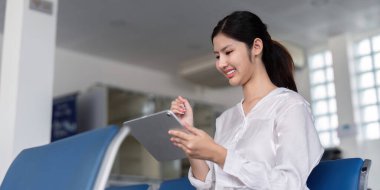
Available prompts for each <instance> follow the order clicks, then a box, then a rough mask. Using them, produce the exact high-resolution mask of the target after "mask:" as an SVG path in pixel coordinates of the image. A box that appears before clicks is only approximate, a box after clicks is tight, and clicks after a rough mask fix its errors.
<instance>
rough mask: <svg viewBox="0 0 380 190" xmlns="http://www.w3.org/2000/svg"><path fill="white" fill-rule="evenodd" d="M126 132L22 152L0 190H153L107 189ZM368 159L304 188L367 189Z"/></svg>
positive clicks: (331, 164)
mask: <svg viewBox="0 0 380 190" xmlns="http://www.w3.org/2000/svg"><path fill="white" fill-rule="evenodd" d="M128 134H129V128H128V127H122V128H119V127H116V126H110V127H105V128H102V129H96V130H92V131H89V132H85V133H81V134H78V135H75V136H73V137H69V138H66V139H62V140H59V141H56V142H53V143H50V144H48V145H44V146H40V147H35V148H29V149H25V150H23V151H22V152H21V153H20V154H19V155H18V156H17V157H16V159H15V160H14V161H13V163H12V165H11V166H10V168H9V169H8V171H7V174H6V176H5V178H4V180H3V182H2V184H1V186H0V190H52V189H54V190H143V189H144V190H145V189H149V188H150V189H149V190H151V189H152V187H151V186H150V185H148V184H138V185H132V186H124V187H116V186H111V187H109V186H107V181H108V180H109V176H110V173H111V168H112V165H113V163H114V160H115V157H116V154H117V152H118V150H119V148H120V145H121V143H122V142H123V140H124V139H125V138H126V136H127V135H128ZM370 166H371V162H370V160H362V159H360V158H351V159H342V160H335V161H325V162H321V163H320V164H319V165H318V166H317V167H316V168H314V170H313V171H312V173H311V175H310V177H309V179H308V181H307V185H308V187H309V189H311V190H325V189H329V190H335V189H336V190H338V189H339V190H341V189H344V190H366V189H367V181H368V172H369V168H370ZM159 189H160V190H174V189H175V190H190V189H194V187H192V186H191V184H190V183H189V181H188V180H187V178H180V179H174V180H168V181H164V182H162V183H161V185H160V186H159Z"/></svg>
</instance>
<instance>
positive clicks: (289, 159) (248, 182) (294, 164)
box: [223, 103, 323, 190]
mask: <svg viewBox="0 0 380 190" xmlns="http://www.w3.org/2000/svg"><path fill="white" fill-rule="evenodd" d="M281 113H282V114H281V115H279V116H278V117H277V119H276V124H275V133H277V142H276V153H275V154H276V155H275V165H274V166H270V165H268V164H265V163H262V162H258V161H252V160H247V159H246V158H244V156H242V155H240V154H239V152H237V151H235V150H232V149H228V151H227V157H226V160H225V164H224V167H223V171H224V172H226V173H227V174H230V175H232V176H235V177H236V178H238V179H239V180H240V181H241V182H242V183H243V184H244V185H245V186H246V187H248V188H250V189H260V190H264V189H276V190H289V189H292V190H298V189H299V190H301V189H302V190H304V189H308V188H307V187H306V181H307V177H308V175H309V174H310V172H311V170H312V169H313V168H314V166H316V165H317V164H318V162H319V160H320V158H321V156H322V153H323V148H322V146H321V145H320V142H319V138H318V134H317V132H316V131H315V128H314V125H313V121H312V117H311V113H310V109H309V107H308V105H306V104H304V103H297V104H294V105H292V106H291V107H288V108H286V110H283V111H282V112H281Z"/></svg>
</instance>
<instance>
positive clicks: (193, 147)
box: [169, 123, 227, 167]
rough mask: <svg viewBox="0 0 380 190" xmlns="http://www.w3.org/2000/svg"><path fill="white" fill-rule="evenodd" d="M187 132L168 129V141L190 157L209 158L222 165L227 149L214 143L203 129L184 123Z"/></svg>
mask: <svg viewBox="0 0 380 190" xmlns="http://www.w3.org/2000/svg"><path fill="white" fill-rule="evenodd" d="M184 126H185V128H186V129H187V131H188V133H186V132H183V131H178V130H170V131H169V134H170V135H172V138H171V139H170V141H172V142H173V144H174V145H175V146H177V147H179V148H181V149H182V150H183V151H184V152H185V153H186V154H187V156H188V157H189V158H190V159H201V160H210V161H213V162H215V163H217V164H219V165H220V166H221V167H223V165H224V161H225V159H226V155H227V150H226V149H225V148H224V147H222V146H220V145H218V144H216V143H215V141H214V140H213V139H212V138H211V137H210V136H209V135H208V134H207V133H206V132H204V131H203V130H200V129H197V128H195V127H193V126H191V125H189V124H188V123H185V125H184Z"/></svg>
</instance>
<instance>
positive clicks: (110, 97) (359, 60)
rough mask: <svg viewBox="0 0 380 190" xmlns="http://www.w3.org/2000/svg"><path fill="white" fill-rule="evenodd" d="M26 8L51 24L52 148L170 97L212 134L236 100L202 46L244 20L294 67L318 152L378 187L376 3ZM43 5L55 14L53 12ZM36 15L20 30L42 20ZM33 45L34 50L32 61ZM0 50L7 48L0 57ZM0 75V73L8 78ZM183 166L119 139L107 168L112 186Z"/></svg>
mask: <svg viewBox="0 0 380 190" xmlns="http://www.w3.org/2000/svg"><path fill="white" fill-rule="evenodd" d="M8 1H10V0H8ZM25 2H29V3H30V5H27V8H26V9H28V11H35V12H37V13H35V14H40V15H44V16H45V15H46V16H53V17H54V16H55V18H56V20H55V21H54V23H53V26H52V27H56V28H55V30H56V33H55V32H54V35H55V38H54V47H55V50H54V51H53V54H52V55H53V56H54V67H52V71H51V72H52V79H51V80H52V84H53V85H52V87H51V91H52V94H51V95H50V97H51V99H49V101H51V100H54V101H53V103H52V104H51V105H50V104H49V106H51V108H52V110H49V114H50V115H51V117H50V115H49V118H52V121H51V120H49V126H48V128H45V130H46V131H48V133H49V139H50V138H51V141H55V140H59V139H62V138H65V137H68V136H71V135H74V134H77V133H80V132H83V131H87V130H91V129H95V128H100V127H104V126H107V125H110V124H115V125H119V126H121V124H122V122H124V121H126V120H129V119H133V118H136V117H140V116H143V115H147V114H151V113H154V112H158V111H161V110H165V109H168V108H169V106H170V102H171V100H172V99H173V98H175V97H176V96H177V95H182V96H185V97H187V98H189V99H190V100H191V104H192V105H193V108H194V113H195V126H196V127H198V128H201V129H204V130H205V131H207V132H208V133H209V134H210V135H213V132H214V124H215V119H216V117H218V115H219V114H220V113H221V112H222V111H223V110H225V109H226V108H228V107H231V106H233V105H235V104H236V103H237V102H238V101H240V99H241V98H242V94H241V89H240V88H236V87H229V85H228V82H227V80H226V79H224V78H223V77H222V76H221V75H219V74H218V73H217V71H216V69H215V65H214V64H215V61H214V59H215V58H214V56H213V54H212V44H211V39H210V35H211V32H212V29H213V27H214V26H215V25H216V23H217V21H219V20H220V19H221V18H223V17H224V16H226V15H227V14H229V13H231V12H232V11H235V10H250V11H252V12H254V13H256V14H257V15H259V16H260V17H261V18H262V20H263V21H264V23H266V24H267V25H268V28H269V33H270V34H271V35H272V37H273V38H274V39H275V40H278V41H280V42H282V43H283V44H284V45H285V46H286V47H287V48H288V49H289V51H290V53H291V54H292V56H293V58H294V61H295V65H296V71H295V78H296V83H297V85H298V90H299V93H300V94H301V95H303V96H304V97H305V98H306V99H307V100H308V101H309V102H310V104H311V107H312V111H313V114H314V119H315V127H316V128H317V131H318V133H319V136H320V140H321V142H322V144H323V146H324V147H325V148H326V152H325V154H324V156H323V159H324V160H331V159H339V158H348V157H362V158H367V159H371V160H372V161H373V165H372V169H371V172H370V177H369V187H371V188H372V189H380V181H379V180H376V179H378V178H380V171H379V166H380V2H379V1H377V0H360V1H355V0H283V1H273V0H266V1H264V0H261V1H260V0H258V1H247V0H235V1H227V0H209V1H202V0H192V1H183V0H160V1H153V0H140V1H133V0H76V1H64V0H61V1H59V3H58V1H57V0H51V1H49V0H30V1H26V0H25ZM49 2H50V3H51V2H52V3H54V4H53V6H51V7H50V8H53V11H51V12H49ZM32 4H33V5H32ZM45 5H46V6H45ZM50 5H51V4H50ZM6 6H7V1H6V0H0V44H3V42H4V41H5V39H4V37H3V36H4V31H5V29H6V26H8V25H11V23H10V22H9V24H8V25H7V23H6V22H5V20H6V17H5V15H6ZM54 8H56V11H54ZM40 15H37V16H36V17H33V15H32V16H31V17H28V19H31V20H32V21H33V19H36V20H38V19H44V18H39V17H38V16H40ZM32 23H34V22H32ZM34 24H35V26H34V27H39V26H41V25H39V23H38V22H37V23H34ZM24 32H25V30H24ZM27 37H30V38H33V35H29V36H27ZM27 37H25V38H27ZM38 45H39V44H33V48H35V49H37V50H38V49H39V46H38ZM4 47H7V46H5V43H4V45H1V46H0V50H2V51H0V57H2V56H3V57H4V56H5V55H4V54H2V53H3V52H5V51H3V49H1V48H4ZM37 50H36V51H37ZM48 53H49V52H48ZM2 60H5V59H2ZM1 64H2V63H0V66H1V67H0V68H1V69H0V70H3V69H6V68H5V67H4V66H3V65H1ZM29 64H32V65H33V62H32V63H29ZM37 69H41V70H43V69H42V68H37ZM1 75H4V72H1ZM42 75H43V74H42ZM0 77H1V80H5V78H6V77H5V76H0ZM1 84H3V83H1ZM49 88H50V87H49ZM4 89H5V88H1V89H0V90H4ZM1 93H4V92H1ZM20 93H21V92H20ZM35 101H37V103H38V101H39V99H36V100H35ZM41 101H46V99H45V100H41ZM42 104H43V103H42ZM42 104H41V105H42ZM0 106H4V104H0ZM45 115H46V114H45ZM2 119H4V118H2ZM0 121H2V120H1V119H0ZM18 130H22V129H18ZM1 133H2V132H1V131H0V134H1ZM35 133H38V131H35ZM3 135H4V133H3ZM0 137H3V136H0ZM32 141H33V140H32ZM32 144H33V143H32ZM16 152H17V151H16ZM188 167H189V163H188V162H187V161H186V160H176V161H171V162H161V163H160V162H157V161H156V160H154V158H153V157H152V156H151V155H150V154H149V153H148V152H147V151H146V150H145V149H144V147H142V146H141V145H140V144H139V143H138V142H137V141H136V140H135V139H134V138H133V137H128V138H127V139H126V140H125V141H124V142H123V144H122V147H121V149H120V151H119V153H118V156H117V160H116V162H115V164H114V166H113V170H112V180H113V181H114V183H122V182H123V179H125V178H136V179H144V180H162V179H172V178H178V177H180V176H185V175H187V171H188Z"/></svg>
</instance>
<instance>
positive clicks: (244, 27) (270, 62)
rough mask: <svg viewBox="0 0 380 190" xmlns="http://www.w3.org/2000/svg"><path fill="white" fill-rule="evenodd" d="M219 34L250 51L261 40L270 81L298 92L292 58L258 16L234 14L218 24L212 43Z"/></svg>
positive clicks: (238, 12)
mask: <svg viewBox="0 0 380 190" xmlns="http://www.w3.org/2000/svg"><path fill="white" fill-rule="evenodd" d="M219 33H223V34H224V35H226V36H228V37H230V38H232V39H235V40H237V41H240V42H243V43H245V44H246V45H247V47H248V49H251V48H252V45H253V41H254V40H255V39H256V38H260V39H261V40H262V41H263V44H264V47H263V55H262V61H263V63H264V66H265V69H266V71H267V72H268V75H269V78H270V80H271V81H272V82H273V84H274V85H276V86H278V87H285V88H288V89H291V90H293V91H296V92H297V86H296V83H295V82H294V77H293V71H294V62H293V59H292V56H291V55H290V53H289V52H288V50H287V49H286V48H285V47H284V46H283V45H281V44H280V43H279V42H277V41H274V40H272V38H271V36H270V35H269V33H268V31H267V26H266V25H265V24H264V23H263V22H262V21H261V19H260V18H259V17H258V16H257V15H255V14H253V13H251V12H249V11H236V12H233V13H231V14H230V15H228V16H226V17H225V18H223V19H222V20H221V21H219V22H218V24H217V25H216V26H215V28H214V30H213V32H212V35H211V41H212V40H213V39H214V37H215V36H216V35H218V34H219Z"/></svg>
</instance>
